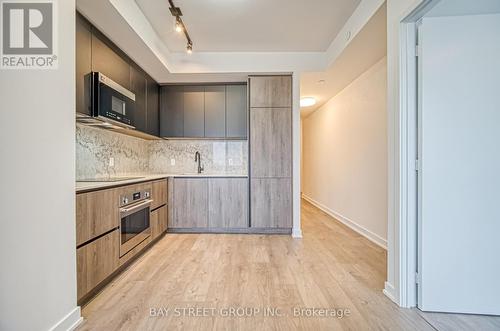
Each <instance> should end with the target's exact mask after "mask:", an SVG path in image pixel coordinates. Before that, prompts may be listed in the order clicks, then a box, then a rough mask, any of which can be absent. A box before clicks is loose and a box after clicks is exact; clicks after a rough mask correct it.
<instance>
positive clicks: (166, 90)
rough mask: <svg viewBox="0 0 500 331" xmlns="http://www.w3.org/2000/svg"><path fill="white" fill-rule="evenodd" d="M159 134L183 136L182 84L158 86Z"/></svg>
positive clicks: (163, 135)
mask: <svg viewBox="0 0 500 331" xmlns="http://www.w3.org/2000/svg"><path fill="white" fill-rule="evenodd" d="M160 136H162V137H183V136H184V86H162V87H161V88H160Z"/></svg>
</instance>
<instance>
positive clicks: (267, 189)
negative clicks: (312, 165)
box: [250, 178, 292, 228]
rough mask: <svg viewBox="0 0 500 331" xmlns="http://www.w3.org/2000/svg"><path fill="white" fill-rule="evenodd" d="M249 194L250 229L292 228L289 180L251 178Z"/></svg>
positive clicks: (290, 186)
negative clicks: (250, 193)
mask: <svg viewBox="0 0 500 331" xmlns="http://www.w3.org/2000/svg"><path fill="white" fill-rule="evenodd" d="M251 192H252V195H251V213H250V216H251V226H252V228H291V227H292V185H291V179H290V178H252V179H251Z"/></svg>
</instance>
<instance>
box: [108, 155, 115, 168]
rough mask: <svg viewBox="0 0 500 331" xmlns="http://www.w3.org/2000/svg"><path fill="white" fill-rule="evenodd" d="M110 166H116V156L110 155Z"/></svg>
mask: <svg viewBox="0 0 500 331" xmlns="http://www.w3.org/2000/svg"><path fill="white" fill-rule="evenodd" d="M109 166H110V167H114V166H115V158H114V157H110V158H109Z"/></svg>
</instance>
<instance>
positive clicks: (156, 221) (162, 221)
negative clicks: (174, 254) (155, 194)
mask: <svg viewBox="0 0 500 331" xmlns="http://www.w3.org/2000/svg"><path fill="white" fill-rule="evenodd" d="M150 224H151V239H152V240H154V239H156V238H158V237H159V236H160V235H161V234H162V233H163V232H165V231H166V230H167V206H163V207H160V208H158V209H155V210H153V211H152V212H151V215H150Z"/></svg>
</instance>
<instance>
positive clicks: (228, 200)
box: [208, 178, 248, 228]
mask: <svg viewBox="0 0 500 331" xmlns="http://www.w3.org/2000/svg"><path fill="white" fill-rule="evenodd" d="M208 226H209V227H210V228H248V179H247V178H210V179H209V180H208Z"/></svg>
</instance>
